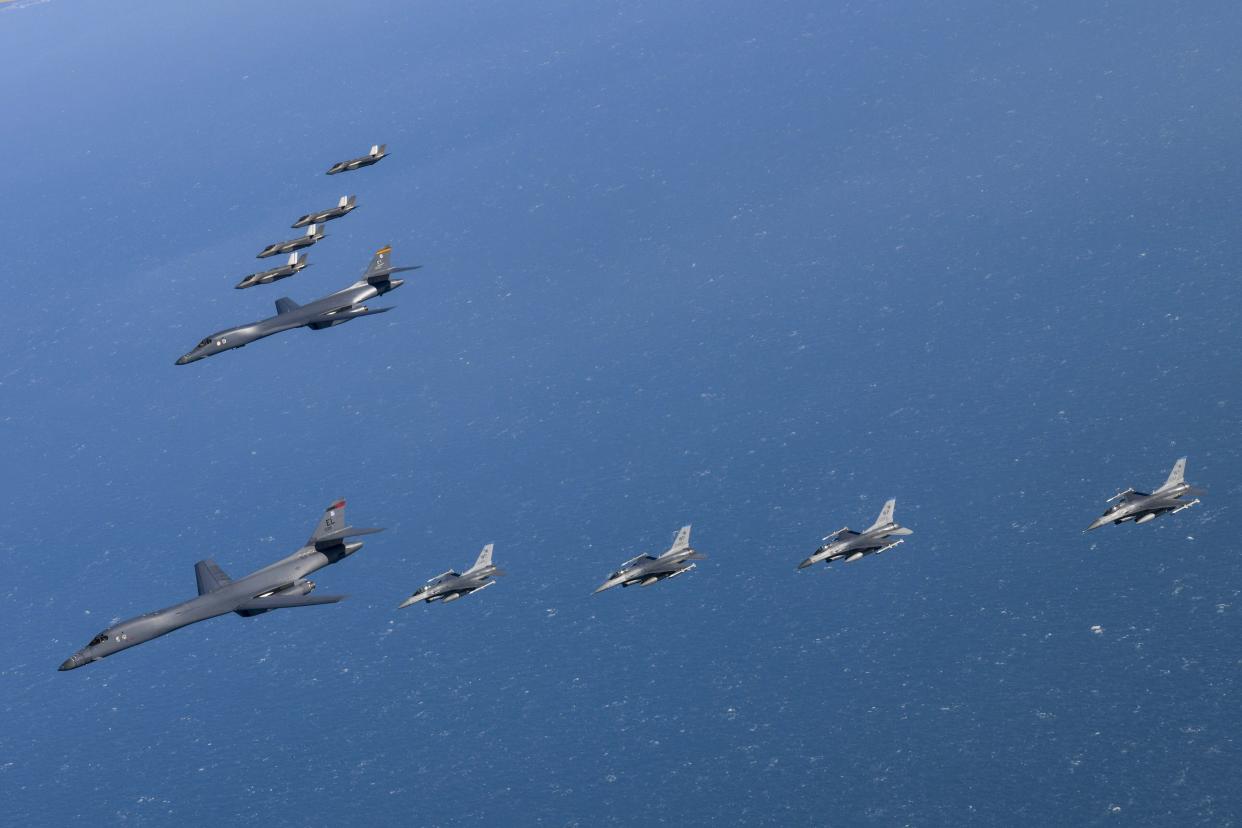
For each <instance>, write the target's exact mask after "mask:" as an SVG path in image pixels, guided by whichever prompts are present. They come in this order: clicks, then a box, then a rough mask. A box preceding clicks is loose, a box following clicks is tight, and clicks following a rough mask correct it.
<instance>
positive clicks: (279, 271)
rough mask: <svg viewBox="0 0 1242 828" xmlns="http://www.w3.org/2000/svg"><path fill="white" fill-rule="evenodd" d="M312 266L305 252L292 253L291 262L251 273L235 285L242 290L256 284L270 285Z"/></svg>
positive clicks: (290, 255)
mask: <svg viewBox="0 0 1242 828" xmlns="http://www.w3.org/2000/svg"><path fill="white" fill-rule="evenodd" d="M308 267H310V262H308V261H306V254H305V253H290V254H289V264H286V265H281V266H280V267H274V268H272V269H271V270H264V271H262V272H260V273H251V274H250V275H249V276H247V277H246V278H245V279H242V280H241V281H240V282H238V283H237V284H235V285H233V287H235V288H237V289H238V290H241V289H242V288H248V287H254V286H255V285H270V284H271V283H272V282H277V281H280V280H281V279H287V278H289V277H290V276H293V275H294V274H297V273H301V272H302V271H303V270H305V269H306V268H308Z"/></svg>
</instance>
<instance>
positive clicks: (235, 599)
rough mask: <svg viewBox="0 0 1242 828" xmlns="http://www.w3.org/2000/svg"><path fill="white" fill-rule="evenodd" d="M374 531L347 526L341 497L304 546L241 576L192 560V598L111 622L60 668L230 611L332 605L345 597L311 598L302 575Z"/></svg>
mask: <svg viewBox="0 0 1242 828" xmlns="http://www.w3.org/2000/svg"><path fill="white" fill-rule="evenodd" d="M380 531H383V530H381V529H357V528H354V527H353V526H347V525H346V524H345V501H343V500H342V501H340V502H338V503H334V504H332V505H331V506H329V507H328V508H327V510H326V511H325V512H324V513H323V517H322V518H320V520H319V525H318V526H316V527H315V531H314V534H312V535H311V536H310V540H308V541H307V542H306V545H305V546H303V547H302V548H301V549H299V550H298V551H296V552H294V553H293V554H292V555H290V556H289V557H287V558H285V559H283V560H279V561H277V562H276V563H274V564H272V565H270V566H265V567H264V568H262V569H260V570H259V571H257V572H253V573H251V574H250V575H247V576H246V577H245V578H240V579H238V580H236V581H234V580H230V578H229V576H228V575H225V574H224V570H222V569H221V568H220V567H219V566H217V565H216V562H215V561H213V560H211V559H208V560H205V561H199V562H198V563H196V564H194V577H195V578H196V579H197V581H198V597H197V598H191V599H190V600H189V601H185V602H183V603H180V604H177V605H176V606H172V607H168V608H167V609H162V610H156V611H155V612H148V613H147V614H146V615H139V616H138V617H137V618H130V619H129V620H127V621H122V622H120V623H119V624H113V625H112V626H111V627H108V629H106V630H104V631H103V632H101V633H100V634H99V635H97V636H95V637H94V638H92V639H91V640H90V643H89V644H87V645H86V646H85V647H83V648H82V649H80V650H78V651H77V652H76V653H74V654H73V655H71V656H70V657H69V658H67V659H66V660H65V662H64V663H63V664H61V665H60V669H61V670H73V669H76V668H78V667H81V666H83V665H85V664H90V663H91V662H92V661H99V659H101V658H107V657H108V656H110V655H112V654H113V653H119V652H120V651H121V650H127V649H129V648H130V647H135V646H137V645H139V644H143V643H146V642H147V641H150V640H151V639H153V638H159V637H160V636H161V635H165V634H167V633H170V632H172V631H173V630H178V629H181V628H182V627H185V626H188V625H190V624H195V623H197V622H199V621H206V620H207V619H208V618H215V617H216V616H217V615H227V614H229V613H230V612H235V613H237V614H238V615H240V616H242V617H243V618H249V617H251V616H254V615H261V614H262V613H265V612H270V611H271V610H275V609H285V608H288V607H309V606H312V605H315V604H334V603H336V602H337V601H340V600H342V599H343V598H344V597H345V596H344V595H319V596H311V595H310V592H311V590H313V589H314V588H315V583H314V582H313V581H308V580H307V579H306V576H307V575H309V574H311V573H312V572H314V571H315V570H317V569H322V568H323V567H325V566H328V565H329V564H334V563H336V562H337V561H339V560H341V559H343V558H347V557H349V556H350V555H352V554H354V553H355V552H357V551H358V550H359V549H361V548H362V541H348V542H347V540H346V539H347V538H351V537H355V536H357V535H369V534H372V533H374V532H380Z"/></svg>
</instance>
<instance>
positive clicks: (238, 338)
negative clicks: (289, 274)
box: [177, 247, 422, 365]
mask: <svg viewBox="0 0 1242 828" xmlns="http://www.w3.org/2000/svg"><path fill="white" fill-rule="evenodd" d="M391 252H392V248H391V247H384V248H381V249H380V250H378V251H376V253H375V258H373V259H371V265H370V266H369V267H368V268H367V270H366V272H365V273H363V274H362V278H361V279H359V280H358V281H356V282H354V283H353V284H352V285H350V286H349V287H347V288H345V289H344V290H338V291H337V292H336V293H333V294H332V295H331V296H325V297H324V298H322V299H316V300H315V301H314V302H311V303H310V304H309V305H299V304H298V303H297V302H295V301H293V300H292V299H290V298H289V297H287V296H286V297H284V298H282V299H277V300H276V315H275V316H269V317H268V318H267V319H261V320H259V321H258V322H251V323H250V324H249V325H239V326H237V327H236V328H226V329H225V330H223V331H218V332H216V333H214V334H212V335H211V336H209V337H207V338H206V339H204V340H203V341H202V342H199V343H198V344H197V345H195V346H194V350H192V351H190V352H189V353H188V354H186V355H185V356H183V357H181V358H180V359H178V360H177V364H178V365H187V364H189V363H191V362H198V361H199V360H200V359H203V358H204V357H209V356H215V355H216V354H218V353H220V352H221V351H229V350H232V349H233V348H242V347H245V346H246V345H249V344H250V343H251V342H254V341H255V340H256V339H262V338H263V337H265V336H271V335H272V334H278V333H281V332H282V331H291V330H293V329H294V328H302V327H306V328H310V329H311V330H312V331H320V330H323V329H324V328H331V327H332V326H333V325H343V324H344V323H346V322H348V321H350V320H351V319H357V318H358V317H360V316H370V315H371V314H376V313H384V312H385V311H390V310H392V308H391V307H388V308H368V307H367V306H366V305H364V304H362V303H363V302H366V301H367V300H368V299H374V298H375V297H377V296H383V295H384V294H385V293H388V292H389V291H391V290H396V289H397V288H399V287H401V286H402V285H403V284H405V280H404V279H393V278H391V276H392V274H394V273H403V272H405V271H407V270H417V269H418V268H420V267H422V265H414V266H413V267H392V266H390V265H389V263H388V254H389V253H391Z"/></svg>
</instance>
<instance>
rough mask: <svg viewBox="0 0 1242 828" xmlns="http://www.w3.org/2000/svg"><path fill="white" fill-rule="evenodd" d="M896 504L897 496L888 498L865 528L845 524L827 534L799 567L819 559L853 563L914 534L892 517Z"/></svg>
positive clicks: (803, 567)
mask: <svg viewBox="0 0 1242 828" xmlns="http://www.w3.org/2000/svg"><path fill="white" fill-rule="evenodd" d="M896 506H897V501H896V499H893V500H889V501H887V502H886V503H885V504H884V508H883V509H881V510H880V516H879V517H878V518H876V519H875V523H873V524H871V526H870V527H869V528H867V529H864V530H863V531H862V532H855V531H854V530H853V529H850V528H849V527H848V526H846V527H842V528H841V529H838V530H837V531H835V532H833V533H832V534H831V535H825V536H824V544H823V546H821V547H819V549H816V550H815V551H814V552H813V553H812V554H811V556H810V557H809V558H807V559H806V560H804V561H803V562H802V563H800V564H798V569H806V568H807V567H808V566H812V565H814V564H817V563H819V562H820V561H826V562H828V563H832V562H833V561H845V562H846V563H853V562H854V561H857V560H859V559H861V558H863V557H865V556H867V555H876V554H879V553H880V552H883V551H884V550H886V549H892V548H893V547H894V546H896V545H897V544H899V543H904V540H902V536H904V535H913V534H914V532H913V531H911V530H909V529H907V528H906V527H904V526H901V525H899V524H898V523H897V522H896V521H894V520H893V509H894V508H896ZM893 538H896V540H893Z"/></svg>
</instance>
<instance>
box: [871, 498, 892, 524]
mask: <svg viewBox="0 0 1242 828" xmlns="http://www.w3.org/2000/svg"><path fill="white" fill-rule="evenodd" d="M896 507H897V499H896V498H891V499H889V500H887V501H885V503H884V508H883V509H881V510H880V516H879V517H878V518H876V519H875V523H873V524H871V528H870V529H868V530H867V531H868V532H870V531H871V529H879V528H880V527H881V526H887V525H888V524H890V523H892V522H893V510H894V509H895V508H896Z"/></svg>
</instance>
